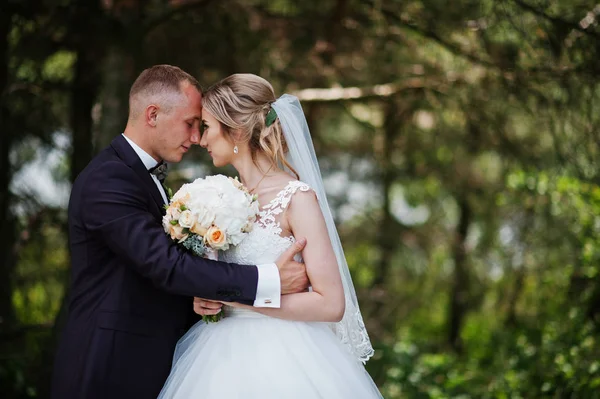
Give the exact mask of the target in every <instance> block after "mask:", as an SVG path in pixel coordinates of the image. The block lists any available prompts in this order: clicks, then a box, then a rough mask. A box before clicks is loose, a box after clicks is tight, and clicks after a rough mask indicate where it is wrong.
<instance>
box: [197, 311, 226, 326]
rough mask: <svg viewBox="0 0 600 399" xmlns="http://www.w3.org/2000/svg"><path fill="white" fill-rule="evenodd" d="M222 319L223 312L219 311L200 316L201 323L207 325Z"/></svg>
mask: <svg viewBox="0 0 600 399" xmlns="http://www.w3.org/2000/svg"><path fill="white" fill-rule="evenodd" d="M222 318H223V311H222V310H221V311H220V312H219V313H217V314H211V315H206V316H202V321H203V322H205V323H207V324H208V323H216V322H217V321H219V320H221V319H222Z"/></svg>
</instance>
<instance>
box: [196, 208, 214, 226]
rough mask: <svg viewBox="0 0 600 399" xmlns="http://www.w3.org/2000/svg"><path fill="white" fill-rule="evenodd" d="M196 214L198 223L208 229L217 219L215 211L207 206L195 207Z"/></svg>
mask: <svg viewBox="0 0 600 399" xmlns="http://www.w3.org/2000/svg"><path fill="white" fill-rule="evenodd" d="M194 214H195V215H196V223H197V224H198V225H200V226H201V227H203V228H205V229H208V228H209V227H210V226H212V224H213V222H214V221H215V214H214V212H212V211H210V210H209V209H208V208H206V207H203V206H202V207H199V208H198V209H194Z"/></svg>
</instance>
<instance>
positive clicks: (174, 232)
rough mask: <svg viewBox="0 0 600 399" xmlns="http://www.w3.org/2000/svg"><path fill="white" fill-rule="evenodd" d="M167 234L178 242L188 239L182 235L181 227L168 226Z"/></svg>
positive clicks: (185, 235)
mask: <svg viewBox="0 0 600 399" xmlns="http://www.w3.org/2000/svg"><path fill="white" fill-rule="evenodd" d="M169 234H170V235H171V238H172V239H173V240H178V241H179V242H183V241H185V239H186V238H188V235H187V234H184V232H183V227H181V226H173V225H170V226H169Z"/></svg>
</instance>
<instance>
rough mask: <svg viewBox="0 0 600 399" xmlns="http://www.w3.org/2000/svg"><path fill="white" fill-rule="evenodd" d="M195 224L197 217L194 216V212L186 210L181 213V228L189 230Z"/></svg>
mask: <svg viewBox="0 0 600 399" xmlns="http://www.w3.org/2000/svg"><path fill="white" fill-rule="evenodd" d="M194 223H196V216H194V214H193V213H192V211H190V210H189V209H186V210H185V211H183V212H181V215H179V225H180V226H181V227H185V228H187V229H189V228H191V227H192V226H193V225H194Z"/></svg>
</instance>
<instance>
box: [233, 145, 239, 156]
mask: <svg viewBox="0 0 600 399" xmlns="http://www.w3.org/2000/svg"><path fill="white" fill-rule="evenodd" d="M238 152H239V149H238V146H237V145H234V146H233V153H234V154H237V153H238Z"/></svg>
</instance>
